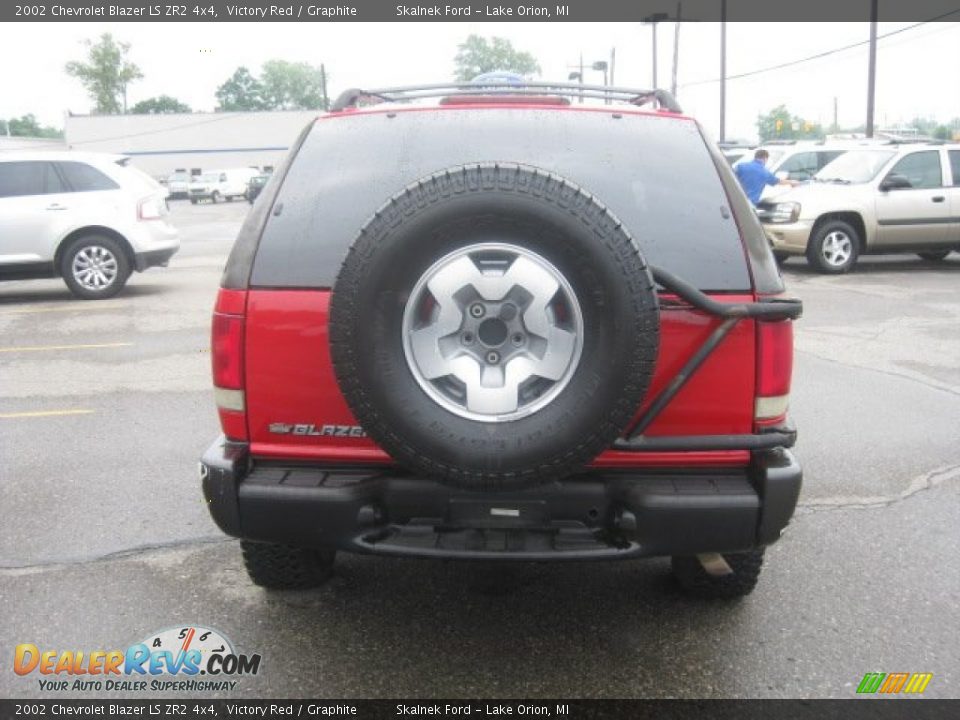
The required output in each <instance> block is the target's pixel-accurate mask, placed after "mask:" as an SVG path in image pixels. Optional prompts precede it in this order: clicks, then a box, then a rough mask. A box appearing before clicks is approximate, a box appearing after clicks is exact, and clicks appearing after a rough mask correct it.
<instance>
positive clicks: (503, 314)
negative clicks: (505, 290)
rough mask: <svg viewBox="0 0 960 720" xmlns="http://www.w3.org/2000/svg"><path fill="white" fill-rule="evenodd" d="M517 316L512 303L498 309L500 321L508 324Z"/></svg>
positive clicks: (515, 308)
mask: <svg viewBox="0 0 960 720" xmlns="http://www.w3.org/2000/svg"><path fill="white" fill-rule="evenodd" d="M516 316H517V306H516V305H514V304H513V303H504V304H503V306H502V307H501V308H500V319H501V320H506V321H507V322H510V321H511V320H513V319H514V318H515V317H516Z"/></svg>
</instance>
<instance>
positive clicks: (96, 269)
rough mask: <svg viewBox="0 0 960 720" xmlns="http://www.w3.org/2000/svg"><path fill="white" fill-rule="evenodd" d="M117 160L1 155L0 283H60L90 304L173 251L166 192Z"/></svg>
mask: <svg viewBox="0 0 960 720" xmlns="http://www.w3.org/2000/svg"><path fill="white" fill-rule="evenodd" d="M127 161H128V158H126V157H123V156H119V155H104V154H102V153H81V152H72V151H66V152H31V153H26V152H24V153H20V152H17V153H12V152H11V153H3V154H2V155H0V228H2V232H0V280H25V279H31V278H47V277H62V278H63V280H64V282H65V283H66V284H67V287H69V288H70V291H71V292H72V293H73V294H74V295H76V296H78V297H81V298H85V299H88V300H95V299H100V298H106V297H111V296H113V295H116V294H117V293H118V292H119V291H120V290H121V289H122V288H123V286H124V284H125V283H126V282H127V278H129V277H130V273H132V272H133V271H134V270H136V271H138V272H140V271H143V270H146V269H147V268H148V267H152V266H154V265H166V264H167V261H169V260H170V257H171V256H172V255H173V254H174V253H176V252H177V250H178V249H179V248H180V236H179V233H178V232H177V230H176V229H175V228H174V227H173V226H172V225H170V223H169V222H168V221H167V218H168V212H169V211H168V209H167V200H166V198H167V191H166V190H165V189H164V188H163V187H162V186H161V185H160V184H159V183H157V182H156V181H155V180H153V179H152V178H151V177H149V176H148V175H146V174H145V173H143V172H141V171H140V170H137V169H136V168H134V167H132V166H130V165H129V164H128V162H127Z"/></svg>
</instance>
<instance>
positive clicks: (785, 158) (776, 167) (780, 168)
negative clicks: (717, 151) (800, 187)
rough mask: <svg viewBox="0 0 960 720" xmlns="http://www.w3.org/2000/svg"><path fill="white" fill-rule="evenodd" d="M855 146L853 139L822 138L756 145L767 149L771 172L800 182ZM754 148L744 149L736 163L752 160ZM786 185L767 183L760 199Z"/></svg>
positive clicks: (769, 196) (781, 191) (771, 196)
mask: <svg viewBox="0 0 960 720" xmlns="http://www.w3.org/2000/svg"><path fill="white" fill-rule="evenodd" d="M854 147H856V145H854V144H852V143H849V142H848V143H821V142H803V141H800V142H797V143H790V144H786V143H783V144H780V143H772V144H769V145H762V146H761V147H760V148H758V149H763V150H766V151H767V152H768V153H769V156H768V157H767V170H769V171H770V172H772V173H773V174H774V175H776V176H777V177H778V178H780V179H781V180H793V181H795V182H799V183H805V182H809V181H810V179H811V178H812V177H813V176H814V175H816V174H817V173H818V172H819V171H820V170H822V169H823V168H824V166H826V165H827V164H828V163H831V162H833V161H834V160H836V159H837V158H838V157H840V156H841V155H843V154H844V153H845V152H847V151H848V150H850V149H852V148H854ZM754 152H756V151H755V150H751V151H749V152H747V153H746V154H745V155H744V156H743V157H742V158H741V159H740V160H738V161H736V164H737V165H739V164H740V163H742V162H750V161H751V160H753V154H754ZM788 189H789V188H787V187H786V186H783V185H776V186H771V185H768V186H767V187H765V188H764V189H763V194H762V195H761V196H760V199H761V200H770V199H772V198H774V197H776V196H778V195H781V194H783V193H784V192H786V191H787V190H788Z"/></svg>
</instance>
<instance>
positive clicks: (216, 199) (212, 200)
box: [210, 190, 220, 205]
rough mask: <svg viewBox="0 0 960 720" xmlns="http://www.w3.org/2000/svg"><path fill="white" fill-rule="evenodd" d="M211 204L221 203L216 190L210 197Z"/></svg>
mask: <svg viewBox="0 0 960 720" xmlns="http://www.w3.org/2000/svg"><path fill="white" fill-rule="evenodd" d="M210 202H212V203H213V204H214V205H216V204H217V203H218V202H220V193H218V192H217V191H216V190H214V191H213V194H212V195H211V196H210Z"/></svg>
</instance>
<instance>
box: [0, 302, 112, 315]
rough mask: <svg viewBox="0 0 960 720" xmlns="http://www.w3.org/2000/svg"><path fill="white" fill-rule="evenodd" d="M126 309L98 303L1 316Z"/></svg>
mask: <svg viewBox="0 0 960 720" xmlns="http://www.w3.org/2000/svg"><path fill="white" fill-rule="evenodd" d="M122 307H124V306H123V304H122V303H113V304H112V305H108V304H106V303H97V304H96V305H89V304H85V305H67V306H63V305H60V306H57V307H49V308H19V309H17V310H0V315H21V314H24V315H25V314H28V313H51V312H80V311H83V312H90V311H91V310H116V309H118V308H122Z"/></svg>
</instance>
